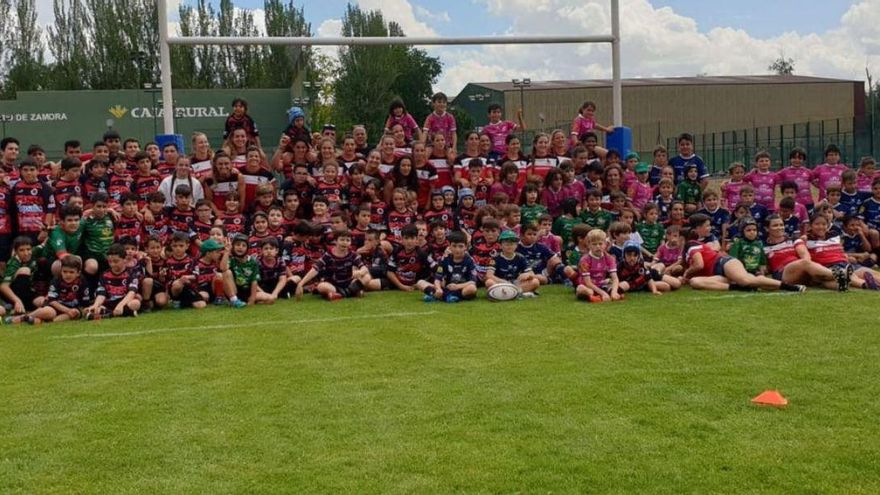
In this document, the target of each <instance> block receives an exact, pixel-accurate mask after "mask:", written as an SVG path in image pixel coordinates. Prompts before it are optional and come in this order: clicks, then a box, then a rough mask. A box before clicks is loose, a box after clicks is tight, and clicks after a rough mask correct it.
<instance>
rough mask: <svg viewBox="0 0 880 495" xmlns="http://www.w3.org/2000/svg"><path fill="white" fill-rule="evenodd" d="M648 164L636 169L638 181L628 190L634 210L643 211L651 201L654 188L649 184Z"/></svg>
mask: <svg viewBox="0 0 880 495" xmlns="http://www.w3.org/2000/svg"><path fill="white" fill-rule="evenodd" d="M648 172H649V168H648V164H647V163H639V164H638V165H636V167H635V174H636V180H635V181H634V182H632V183H631V184H630V185H629V187H628V188H627V189H626V195H627V197H629V199H630V201H631V202H632V205H633V208H635V209H636V210H637V211H642V210H643V209H644V208H645V205H646V204H648V202H650V201H651V196H652V195H653V191H654V188H653V187H651V184H650V182H648Z"/></svg>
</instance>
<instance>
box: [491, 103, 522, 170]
mask: <svg viewBox="0 0 880 495" xmlns="http://www.w3.org/2000/svg"><path fill="white" fill-rule="evenodd" d="M516 120H517V122H512V121H510V120H503V119H502V109H501V105H499V104H497V103H492V104H491V105H489V123H488V124H486V125H485V126H483V131H482V132H483V134H485V135H487V136H489V139H491V140H492V151H491V153H489V156H490V157H492V158H495V159H498V158H500V157H502V156H504V155H505V154H507V136H508V135H510V134H511V133H512V132H513V131H515V130H517V129H520V130H525V128H526V125H525V123H524V122H523V118H522V108H520V109H519V110H517V111H516Z"/></svg>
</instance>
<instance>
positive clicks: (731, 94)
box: [504, 82, 863, 150]
mask: <svg viewBox="0 0 880 495" xmlns="http://www.w3.org/2000/svg"><path fill="white" fill-rule="evenodd" d="M854 86H859V88H858V90H859V91H862V89H861V83H853V82H839V83H797V84H737V85H696V84H688V85H678V86H624V88H623V121H624V124H625V125H627V126H628V127H630V128H632V130H633V141H634V142H633V147H634V148H635V149H637V150H649V149H651V148H653V146H654V145H655V144H657V142H658V139H659V142H660V143H661V144H665V142H666V141H665V138H667V137H670V136H674V135H676V134H679V133H681V132H692V133H699V134H702V133H710V132H719V131H729V130H736V129H753V128H755V127H763V126H778V125H783V124H794V123H801V122H807V121H817V120H825V119H838V118H841V119H843V120H842V121H841V130H844V131H845V130H850V129H851V128H852V121H853V117H854V108H855V107H856V104H857V101H856V99H857V98H856V97H857V95H858V94H859V91H856V90H854ZM862 93H863V91H862ZM522 97H523V103H524V104H523V105H522V107H523V108H524V114H525V121H526V126H527V127H529V128H530V129H532V130H535V129H540V128H541V126H542V124H541V121H540V119H539V113H543V114H544V117H545V120H544V123H543V127H544V129H545V130H547V131H550V130H552V129H554V128H563V129H565V130H568V129H569V125H570V123H571V120H572V119H573V118H574V117H575V115H576V114H577V110H578V108H579V107H580V105H581V104H582V103H583V102H584V101H586V100H592V101H594V102H596V105H597V112H596V119H597V121H598V122H599V123H602V124H605V125H611V123H612V119H611V88H610V87H607V88H581V89H564V90H538V89H533V90H527V91H525V92H524V93H523V95H522ZM520 106H521V104H520V92H519V91H512V90H511V91H505V92H504V107H505V114H506V118H513V116H514V112H515V111H516V109H517V108H520Z"/></svg>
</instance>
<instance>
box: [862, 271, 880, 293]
mask: <svg viewBox="0 0 880 495" xmlns="http://www.w3.org/2000/svg"><path fill="white" fill-rule="evenodd" d="M862 278H864V279H865V288H866V289H868V290H880V285H877V279H876V278H874V275H872V274H871V272H868V271H866V272H865V274H864V275H862Z"/></svg>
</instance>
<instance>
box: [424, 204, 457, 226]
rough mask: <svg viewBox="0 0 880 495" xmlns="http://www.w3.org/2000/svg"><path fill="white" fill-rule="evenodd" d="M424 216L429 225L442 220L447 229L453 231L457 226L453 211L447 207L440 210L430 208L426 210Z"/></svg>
mask: <svg viewBox="0 0 880 495" xmlns="http://www.w3.org/2000/svg"><path fill="white" fill-rule="evenodd" d="M423 216H424V218H425V222H426V223H427V224H428V226H429V227H430V225H431V224H432V223H434V222H440V223H442V224H443V225H445V226H446V230H449V231H451V230H453V229H454V228H455V220H454V217H453V215H452V212H451V211H449V210H448V209H447V208H443V209H442V210H440V211H437V210H429V211H427V212H425V214H424V215H423Z"/></svg>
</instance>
